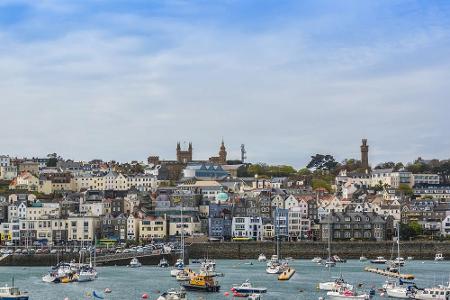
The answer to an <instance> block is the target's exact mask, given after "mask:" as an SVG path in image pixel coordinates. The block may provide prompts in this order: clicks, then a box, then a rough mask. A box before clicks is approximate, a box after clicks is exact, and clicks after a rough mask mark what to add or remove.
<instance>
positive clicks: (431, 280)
mask: <svg viewBox="0 0 450 300" xmlns="http://www.w3.org/2000/svg"><path fill="white" fill-rule="evenodd" d="M245 262H249V261H247V260H246V261H242V260H241V261H238V260H217V270H218V271H219V272H223V273H224V274H225V277H221V278H218V279H219V282H220V285H221V292H220V293H214V294H210V293H191V292H189V293H188V299H227V298H228V299H230V298H232V297H230V296H229V297H225V296H224V294H223V293H224V292H226V291H229V290H230V287H231V285H232V284H235V283H242V282H243V281H245V280H246V279H250V280H251V281H252V283H253V284H254V286H265V287H267V288H268V293H267V294H266V295H264V299H318V297H320V296H325V295H326V294H325V293H323V292H319V291H317V290H316V286H317V283H318V282H320V281H326V280H328V279H329V278H330V273H329V271H327V270H325V269H324V268H323V267H320V266H318V265H316V264H314V263H312V262H311V261H309V260H295V261H292V262H291V263H290V265H291V266H292V267H294V268H295V269H296V271H297V272H296V274H295V275H294V276H293V277H292V278H291V280H289V281H285V282H280V281H278V280H277V277H276V275H269V274H266V272H265V263H258V262H257V261H256V260H255V261H253V265H247V264H245ZM366 265H367V263H361V262H359V261H357V260H351V261H349V262H347V263H344V264H338V265H337V267H335V268H333V270H332V272H331V276H337V275H338V274H339V272H342V273H343V275H344V278H345V279H346V280H347V281H349V282H351V283H354V284H356V283H364V286H365V287H366V288H367V289H369V288H370V287H372V286H376V287H377V288H378V287H381V285H382V284H383V282H384V281H385V278H384V277H382V276H379V275H376V274H371V273H367V272H364V271H363V268H364V266H366ZM191 267H192V268H193V269H194V270H195V269H196V268H197V267H198V266H197V265H195V264H192V265H191ZM47 270H48V268H43V267H26V268H23V267H0V284H1V285H3V284H5V283H9V282H10V280H11V277H12V276H13V275H14V277H15V281H16V286H19V287H20V288H21V289H22V290H26V291H28V292H29V294H30V299H36V300H40V299H64V298H65V297H68V298H69V299H71V300H75V299H93V297H92V296H89V294H91V293H92V291H97V292H99V293H100V294H103V290H104V289H105V288H110V289H111V290H112V293H111V294H107V295H104V296H105V299H141V295H142V294H143V293H147V294H149V296H150V299H156V298H157V296H158V295H159V294H158V292H159V291H164V290H166V289H169V288H172V287H177V286H178V283H177V282H176V280H175V279H174V278H172V277H170V270H169V269H161V268H157V267H153V266H152V267H151V266H144V267H142V268H138V269H129V268H126V267H98V272H99V278H98V280H96V281H93V282H86V283H71V284H46V283H44V282H42V281H41V276H42V275H43V274H44V273H45V272H46V271H47ZM404 272H407V273H413V274H415V275H416V277H417V280H416V282H417V284H418V285H419V286H428V285H433V284H441V283H443V282H447V281H448V278H449V275H450V262H439V263H435V262H434V261H425V262H422V261H411V262H407V266H406V267H405V270H404ZM325 298H326V297H325ZM374 299H382V297H380V296H376V297H375V298H374Z"/></svg>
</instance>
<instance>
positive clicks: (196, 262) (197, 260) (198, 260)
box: [191, 258, 202, 264]
mask: <svg viewBox="0 0 450 300" xmlns="http://www.w3.org/2000/svg"><path fill="white" fill-rule="evenodd" d="M201 262H202V261H201V260H200V259H198V258H195V259H193V260H191V263H192V264H199V263H201Z"/></svg>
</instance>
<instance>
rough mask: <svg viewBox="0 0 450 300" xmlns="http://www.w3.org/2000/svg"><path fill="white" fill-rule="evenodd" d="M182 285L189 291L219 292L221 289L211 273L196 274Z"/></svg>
mask: <svg viewBox="0 0 450 300" xmlns="http://www.w3.org/2000/svg"><path fill="white" fill-rule="evenodd" d="M182 286H183V287H184V288H185V289H186V290H188V291H202V292H218V291H219V290H220V285H219V283H218V281H216V280H215V279H214V277H213V276H211V275H209V274H196V275H195V276H193V277H192V278H191V279H190V280H189V282H187V283H184V284H182Z"/></svg>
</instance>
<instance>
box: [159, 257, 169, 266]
mask: <svg viewBox="0 0 450 300" xmlns="http://www.w3.org/2000/svg"><path fill="white" fill-rule="evenodd" d="M158 267H160V268H168V267H169V263H168V262H167V260H166V259H165V258H164V257H163V258H162V259H161V260H160V261H159V264H158Z"/></svg>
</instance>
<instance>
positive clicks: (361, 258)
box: [359, 256, 367, 261]
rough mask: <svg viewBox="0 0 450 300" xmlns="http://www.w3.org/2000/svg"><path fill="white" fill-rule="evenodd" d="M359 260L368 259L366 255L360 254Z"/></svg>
mask: <svg viewBox="0 0 450 300" xmlns="http://www.w3.org/2000/svg"><path fill="white" fill-rule="evenodd" d="M359 261H367V257H365V256H360V257H359Z"/></svg>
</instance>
